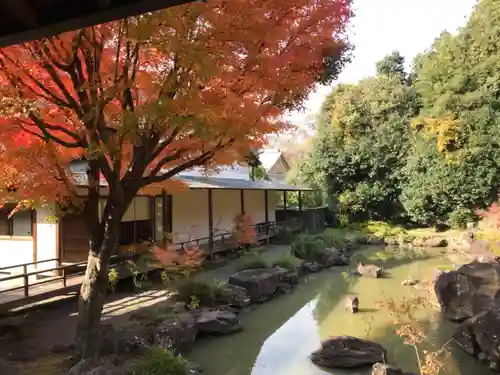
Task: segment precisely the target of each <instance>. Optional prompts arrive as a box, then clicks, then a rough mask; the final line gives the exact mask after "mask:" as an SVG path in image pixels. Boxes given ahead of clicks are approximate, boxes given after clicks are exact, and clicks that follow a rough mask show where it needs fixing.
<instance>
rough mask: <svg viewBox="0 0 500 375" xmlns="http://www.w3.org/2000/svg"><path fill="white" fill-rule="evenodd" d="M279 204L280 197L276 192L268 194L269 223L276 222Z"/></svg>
mask: <svg viewBox="0 0 500 375" xmlns="http://www.w3.org/2000/svg"><path fill="white" fill-rule="evenodd" d="M277 203H278V195H277V194H276V192H275V191H268V192H267V212H268V215H269V218H268V220H269V221H276V205H277Z"/></svg>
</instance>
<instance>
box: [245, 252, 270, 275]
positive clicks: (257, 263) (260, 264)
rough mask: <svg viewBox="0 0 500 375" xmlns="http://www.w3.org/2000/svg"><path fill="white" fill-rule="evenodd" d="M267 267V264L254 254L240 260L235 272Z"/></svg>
mask: <svg viewBox="0 0 500 375" xmlns="http://www.w3.org/2000/svg"><path fill="white" fill-rule="evenodd" d="M268 267H269V264H268V263H267V262H266V261H265V260H264V259H262V258H261V257H260V256H258V255H255V254H249V255H247V256H246V257H244V258H241V260H240V262H239V263H238V266H237V270H238V271H243V270H255V269H262V268H268Z"/></svg>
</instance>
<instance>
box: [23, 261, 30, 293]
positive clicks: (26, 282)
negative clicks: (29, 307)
mask: <svg viewBox="0 0 500 375" xmlns="http://www.w3.org/2000/svg"><path fill="white" fill-rule="evenodd" d="M28 277H29V276H28V266H27V265H26V264H25V265H24V266H23V280H24V285H23V286H24V296H25V297H29V295H30V292H29V290H30V282H29V279H28Z"/></svg>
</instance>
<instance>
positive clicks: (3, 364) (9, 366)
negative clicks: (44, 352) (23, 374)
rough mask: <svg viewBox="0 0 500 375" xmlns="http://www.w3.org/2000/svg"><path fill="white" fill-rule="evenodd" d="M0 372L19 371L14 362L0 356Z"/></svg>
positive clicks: (12, 373)
mask: <svg viewBox="0 0 500 375" xmlns="http://www.w3.org/2000/svg"><path fill="white" fill-rule="evenodd" d="M0 374H8V375H17V374H19V371H18V370H17V367H16V366H15V365H14V364H13V363H10V362H8V361H6V360H4V359H1V358H0Z"/></svg>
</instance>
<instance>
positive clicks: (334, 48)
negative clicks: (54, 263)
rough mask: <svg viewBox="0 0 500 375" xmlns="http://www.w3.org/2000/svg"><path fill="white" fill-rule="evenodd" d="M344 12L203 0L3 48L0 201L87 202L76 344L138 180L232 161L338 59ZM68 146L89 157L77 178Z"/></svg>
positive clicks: (90, 346)
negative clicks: (83, 180)
mask: <svg viewBox="0 0 500 375" xmlns="http://www.w3.org/2000/svg"><path fill="white" fill-rule="evenodd" d="M350 16H351V8H350V1H349V0H294V1H281V0H280V1H278V0H252V1H247V0H236V1H227V0H214V1H210V2H206V3H204V2H196V3H195V2H193V3H190V4H186V5H183V6H179V7H172V8H168V9H165V10H161V11H158V12H153V13H147V14H144V15H139V16H135V17H131V18H129V19H125V20H121V21H116V22H111V23H108V24H103V25H98V26H94V27H88V28H85V29H81V30H75V31H72V32H68V33H65V34H62V35H58V36H54V37H49V38H45V39H42V40H38V41H32V42H29V43H24V44H20V45H15V46H10V47H6V48H2V49H0V83H1V85H0V98H1V100H0V128H1V132H0V136H1V139H0V164H2V170H4V171H5V172H6V173H3V174H2V175H1V176H0V205H1V204H3V203H4V202H10V201H16V202H20V204H21V205H23V206H31V205H33V204H35V203H37V204H44V203H46V202H50V203H53V202H57V203H62V202H63V203H65V204H67V205H70V203H71V204H73V203H74V202H73V201H74V200H77V201H78V202H79V203H82V204H81V205H80V206H84V212H83V216H84V218H85V220H86V225H87V229H88V230H89V232H90V239H89V257H88V265H87V272H86V275H85V279H84V281H83V283H82V288H81V292H80V303H79V323H78V328H77V331H78V332H77V340H76V345H75V349H76V352H77V353H76V356H77V357H81V358H93V357H95V356H96V355H97V352H98V346H99V345H98V344H97V342H98V338H99V329H100V328H99V321H100V315H101V312H102V308H103V303H104V297H105V292H106V287H107V276H108V267H109V262H110V258H111V255H112V254H114V253H116V251H117V248H118V242H119V241H118V239H119V235H120V222H121V219H122V217H123V215H124V213H125V212H126V210H127V208H128V207H129V206H130V204H131V202H132V200H133V198H134V197H135V196H136V195H137V193H138V192H139V191H142V192H145V193H147V194H151V195H156V194H159V193H160V192H161V191H162V190H163V189H164V190H167V191H169V192H170V193H172V191H173V190H176V189H178V188H185V187H186V186H185V185H184V184H182V183H181V182H179V181H177V182H176V181H175V179H173V177H175V176H176V175H177V174H179V173H180V172H182V171H184V170H187V169H191V168H193V167H196V166H199V167H208V168H211V167H214V166H216V165H224V164H226V165H232V164H233V163H234V162H236V161H242V159H244V157H245V156H247V155H248V153H249V152H250V151H251V150H254V149H258V148H259V147H261V146H262V144H263V142H264V140H265V137H266V135H268V134H270V133H274V132H278V131H280V130H282V129H284V128H286V127H287V124H286V123H284V122H283V121H281V120H280V119H281V115H282V114H283V113H284V112H285V111H287V110H294V109H297V108H301V106H302V103H303V102H304V100H305V98H307V96H308V94H309V93H310V92H311V91H312V90H313V89H314V87H315V85H316V83H317V82H320V83H323V84H327V83H329V82H331V81H332V80H333V79H334V78H335V77H336V75H337V73H338V72H339V70H340V69H341V67H342V66H343V64H344V62H345V60H346V56H348V54H346V52H347V50H348V49H349V46H348V43H347V41H346V38H345V33H344V30H345V25H346V23H347V22H348V20H349V18H350ZM74 159H85V160H86V161H87V166H88V168H87V175H86V180H87V183H86V184H84V185H86V186H85V188H84V189H80V190H78V189H77V186H76V182H77V181H76V179H74V178H73V176H72V175H70V174H69V173H68V170H69V168H68V167H69V165H70V163H71V162H72V161H73V160H74ZM104 182H105V183H106V185H108V187H107V188H106V189H108V192H107V193H105V198H104V201H105V202H104V204H103V208H102V210H101V208H100V202H101V201H102V200H101V198H100V197H102V196H103V189H104V188H101V186H102V185H103V183H104ZM82 190H83V191H82ZM82 193H83V194H82ZM81 195H84V197H85V199H82V200H83V201H84V202H81V200H80V199H78V197H81ZM166 237H168V234H167V236H166Z"/></svg>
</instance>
